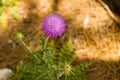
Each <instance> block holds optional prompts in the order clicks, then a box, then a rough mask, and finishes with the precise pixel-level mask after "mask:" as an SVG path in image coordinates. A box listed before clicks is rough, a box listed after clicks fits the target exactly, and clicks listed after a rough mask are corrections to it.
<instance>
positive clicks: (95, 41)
mask: <svg viewBox="0 0 120 80" xmlns="http://www.w3.org/2000/svg"><path fill="white" fill-rule="evenodd" d="M51 13H57V14H59V15H61V16H62V17H63V18H64V19H65V21H66V24H67V29H66V32H65V33H64V34H63V36H61V37H58V38H57V39H55V44H56V49H57V50H59V48H60V47H61V46H62V44H64V42H65V41H67V40H70V43H71V46H70V49H73V48H76V55H75V56H74V58H75V59H76V63H75V64H78V63H82V62H85V61H91V62H92V63H93V65H92V66H91V67H90V69H89V70H87V71H86V72H85V74H86V77H87V79H86V80H120V24H119V23H120V1H119V0H103V1H102V0H0V68H11V69H12V70H14V69H15V67H16V65H17V64H18V63H19V62H20V61H25V60H27V56H26V55H25V54H24V52H25V50H24V47H23V46H22V45H21V44H20V43H18V42H17V41H16V39H15V33H16V32H21V33H23V34H24V36H25V38H24V41H25V42H26V43H27V45H28V46H29V47H30V48H31V49H32V50H33V51H37V50H39V49H40V45H39V42H40V38H41V37H46V36H45V35H44V32H43V31H42V30H41V24H42V19H43V18H44V17H45V16H46V15H48V14H51Z"/></svg>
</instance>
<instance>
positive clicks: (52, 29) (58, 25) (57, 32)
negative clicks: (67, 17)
mask: <svg viewBox="0 0 120 80" xmlns="http://www.w3.org/2000/svg"><path fill="white" fill-rule="evenodd" d="M65 26H66V25H65V21H64V19H63V18H62V17H61V16H60V15H58V14H51V15H48V16H46V17H45V18H44V19H43V23H42V29H43V30H44V32H45V34H46V35H47V36H49V37H51V38H56V37H58V36H61V35H62V34H63V32H64V31H65Z"/></svg>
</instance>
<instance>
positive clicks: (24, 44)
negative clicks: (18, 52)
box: [21, 41, 32, 53]
mask: <svg viewBox="0 0 120 80" xmlns="http://www.w3.org/2000/svg"><path fill="white" fill-rule="evenodd" d="M21 43H22V44H23V46H25V48H26V49H27V50H28V51H29V52H30V53H32V50H31V49H30V48H29V47H28V46H27V45H26V43H25V42H24V41H21Z"/></svg>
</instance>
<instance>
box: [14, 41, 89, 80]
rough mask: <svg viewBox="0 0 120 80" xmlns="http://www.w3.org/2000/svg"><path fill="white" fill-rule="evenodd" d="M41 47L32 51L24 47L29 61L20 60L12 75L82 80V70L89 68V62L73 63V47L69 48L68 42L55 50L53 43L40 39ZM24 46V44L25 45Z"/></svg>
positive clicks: (27, 79) (22, 79)
mask: <svg viewBox="0 0 120 80" xmlns="http://www.w3.org/2000/svg"><path fill="white" fill-rule="evenodd" d="M40 42H41V43H40V46H41V49H40V50H39V51H36V52H32V51H30V50H29V49H28V47H27V48H26V54H27V55H28V56H29V58H30V61H29V62H20V64H19V65H18V66H17V67H16V72H15V73H14V76H15V77H16V78H17V79H18V80H84V79H85V75H84V74H83V72H84V71H85V70H87V69H88V68H89V66H90V65H91V63H90V62H86V63H81V64H80V65H76V66H74V65H73V55H74V53H75V49H73V50H72V51H70V50H69V42H67V43H65V44H64V45H63V47H62V48H61V50H60V51H59V52H56V49H55V46H54V45H55V43H54V41H51V42H50V43H49V44H47V45H46V41H45V39H41V41H40ZM25 47H26V46H25Z"/></svg>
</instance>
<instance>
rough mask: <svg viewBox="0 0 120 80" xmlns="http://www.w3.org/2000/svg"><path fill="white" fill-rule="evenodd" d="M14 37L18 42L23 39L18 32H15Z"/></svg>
mask: <svg viewBox="0 0 120 80" xmlns="http://www.w3.org/2000/svg"><path fill="white" fill-rule="evenodd" d="M15 37H16V39H17V40H18V41H22V40H23V38H24V36H23V34H22V33H20V32H17V33H16V35H15Z"/></svg>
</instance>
